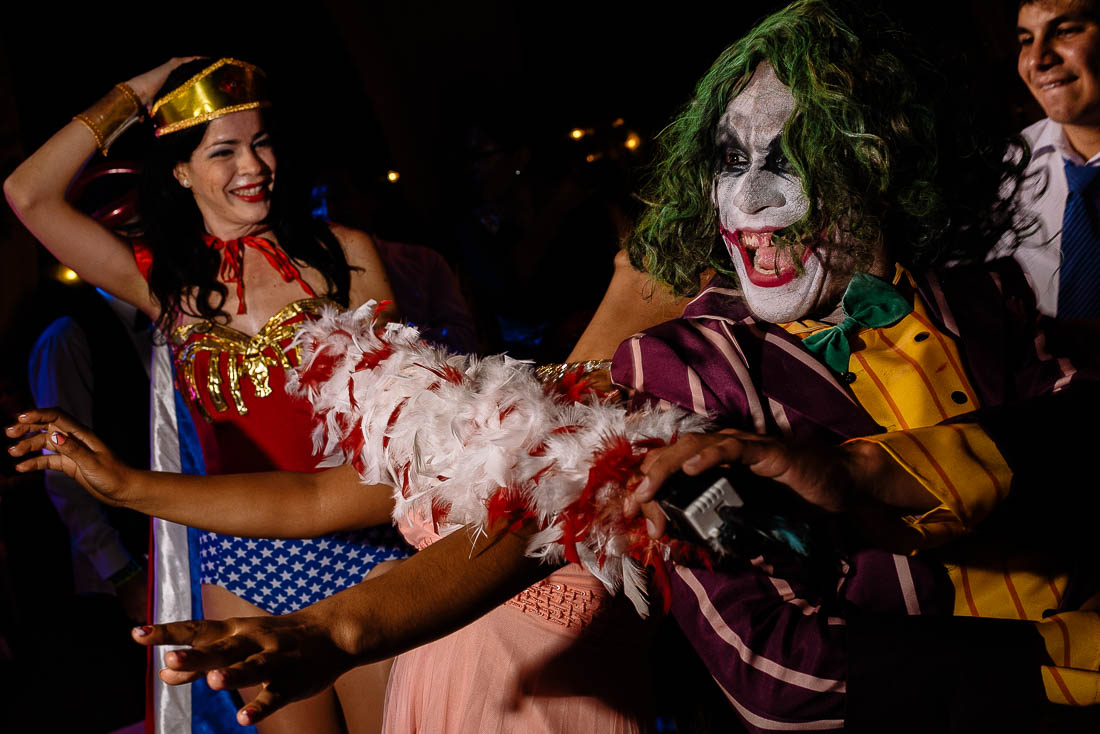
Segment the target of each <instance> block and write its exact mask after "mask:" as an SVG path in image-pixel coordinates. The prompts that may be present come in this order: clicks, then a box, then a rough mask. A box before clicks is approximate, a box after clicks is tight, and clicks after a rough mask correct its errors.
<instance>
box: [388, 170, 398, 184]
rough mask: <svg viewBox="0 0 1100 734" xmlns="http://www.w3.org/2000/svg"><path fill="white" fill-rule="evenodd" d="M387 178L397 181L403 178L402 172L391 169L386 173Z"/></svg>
mask: <svg viewBox="0 0 1100 734" xmlns="http://www.w3.org/2000/svg"><path fill="white" fill-rule="evenodd" d="M386 178H387V179H389V180H390V181H391V182H393V181H396V180H397V179H399V178H401V174H400V173H398V172H397V171H390V172H389V173H387V174H386Z"/></svg>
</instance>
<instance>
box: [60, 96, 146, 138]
mask: <svg viewBox="0 0 1100 734" xmlns="http://www.w3.org/2000/svg"><path fill="white" fill-rule="evenodd" d="M143 110H144V107H143V106H142V104H141V100H140V99H138V96H137V94H135V93H134V90H132V89H130V87H129V86H127V85H126V84H116V85H115V87H114V89H112V90H111V91H110V92H108V93H107V95H106V96H105V97H103V99H101V100H99V101H98V102H96V103H95V104H94V105H92V106H91V107H89V108H88V109H86V110H84V111H83V112H82V113H80V114H79V115H77V116H76V117H74V118H73V119H74V120H79V121H80V122H82V123H83V124H84V126H85V127H87V128H88V130H90V131H91V133H92V136H93V137H94V138H95V144H96V147H97V148H99V152H100V153H102V154H103V155H107V151H108V149H110V147H111V144H112V143H114V142H115V140H117V139H118V136H119V135H122V133H124V132H125V131H126V130H127V129H128V128H129V127H130V126H131V125H133V124H134V123H135V122H137V121H138V120H140V119H141V114H142V111H143Z"/></svg>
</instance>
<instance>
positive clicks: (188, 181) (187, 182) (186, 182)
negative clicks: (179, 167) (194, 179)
mask: <svg viewBox="0 0 1100 734" xmlns="http://www.w3.org/2000/svg"><path fill="white" fill-rule="evenodd" d="M180 185H181V186H183V188H185V189H189V188H191V179H187V178H185V179H183V180H182V181H180Z"/></svg>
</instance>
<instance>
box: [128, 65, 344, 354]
mask: <svg viewBox="0 0 1100 734" xmlns="http://www.w3.org/2000/svg"><path fill="white" fill-rule="evenodd" d="M209 64H210V61H209V60H208V59H207V60H199V61H192V62H189V63H187V64H184V65H182V66H180V67H179V68H178V69H176V70H175V71H173V72H172V74H171V75H169V77H168V80H167V81H166V82H165V83H164V86H163V87H161V89H160V91H159V92H157V98H158V99H159V98H160V97H161V96H163V95H165V94H167V93H168V92H171V91H172V90H173V89H175V88H177V87H179V86H180V85H181V84H183V83H184V82H186V81H187V80H188V79H190V78H191V77H193V76H194V75H195V74H197V73H199V72H200V71H202V70H203V69H204V68H206V67H207V66H209ZM277 122H278V120H277V116H276V115H275V114H274V113H271V112H270V111H268V110H265V111H264V123H265V126H266V128H267V131H268V133H269V134H270V135H271V137H272V141H273V145H274V146H275V150H276V153H277V156H278V161H279V170H278V185H277V186H275V187H274V188H273V189H272V192H271V214H270V216H269V218H268V224H269V225H270V227H271V232H272V233H273V234H274V235H275V237H276V238H277V239H278V242H279V246H280V247H281V248H282V249H283V250H284V251H285V252H286V254H287V255H289V256H290V257H291V259H292V260H294V262H296V263H297V264H298V265H300V266H301V265H307V266H309V267H312V268H314V269H316V270H317V271H318V272H320V273H321V274H322V275H323V276H324V277H325V285H326V288H327V290H328V293H327V295H328V297H329V298H332V299H333V300H334V301H336V302H338V303H340V304H341V305H343V306H347V305H348V291H349V289H350V286H351V268H350V267H349V266H348V262H347V258H346V257H345V256H344V250H343V248H342V247H341V246H340V242H339V241H338V240H337V239H336V236H335V235H333V234H332V231H331V230H330V229H329V227H328V226H327V225H326V224H325V223H324V222H320V221H315V220H314V219H313V218H312V216H311V213H310V204H309V189H308V187H307V186H303V183H304V182H303V178H302V177H301V176H300V175H298V172H297V171H296V170H295V167H296V161H295V160H294V158H293V155H292V154H291V151H289V150H288V148H289V146H286V145H284V144H283V141H282V140H281V139H280V138H279V136H278V130H277ZM205 132H206V125H205V124H203V125H196V126H195V127H192V128H187V129H185V130H180V131H178V132H174V133H170V134H168V135H165V136H163V137H160V138H157V139H156V140H155V141H154V143H153V144H152V145H151V146H150V151H149V154H148V155H147V157H146V160H145V167H144V171H143V173H142V178H141V181H140V183H139V185H138V207H139V211H140V213H141V218H142V223H143V226H144V230H145V238H146V243H147V244H148V246H149V247H150V249H151V250H152V255H153V267H152V270H151V271H150V273H149V290H150V291H151V292H152V294H153V296H154V297H155V298H156V299H157V303H159V304H160V316H159V317H158V318H157V328H158V329H160V330H161V331H162V332H164V331H166V330H167V329H169V328H171V325H172V323H173V321H174V320H175V318H176V316H177V315H178V314H180V313H187V314H189V315H191V316H196V317H199V318H203V319H209V320H212V321H219V322H222V323H224V322H226V321H228V320H229V315H228V314H226V313H225V311H224V310H223V306H224V305H225V300H226V296H227V294H228V289H227V288H226V286H225V284H224V283H221V282H220V281H219V280H218V269H219V267H220V265H221V254H220V252H219V251H216V250H214V249H212V248H210V247H207V246H206V244H205V242H204V241H203V235H204V234H205V231H206V230H205V228H204V226H203V220H202V215H201V214H200V213H199V209H198V207H197V206H195V199H194V196H193V195H192V194H191V192H190V191H189V190H188V189H185V188H183V187H182V186H180V185H179V183H178V182H177V181H176V179H175V177H174V176H173V174H172V172H173V170H174V169H175V167H176V164H177V163H180V162H181V161H188V160H190V158H191V153H192V152H193V151H194V150H195V148H197V147H198V145H199V143H200V142H201V141H202V137H203V134H204V133H205ZM192 295H193V296H194V297H193V298H191V296H192ZM188 303H191V304H193V310H192V309H191V308H190V307H189V306H188V305H187V304H188Z"/></svg>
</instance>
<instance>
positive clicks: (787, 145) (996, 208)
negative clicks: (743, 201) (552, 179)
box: [628, 0, 1029, 295]
mask: <svg viewBox="0 0 1100 734" xmlns="http://www.w3.org/2000/svg"><path fill="white" fill-rule="evenodd" d="M765 61H766V62H768V63H770V64H771V65H772V67H773V68H774V69H775V72H776V75H777V76H778V78H779V79H780V81H782V82H783V83H784V84H785V85H787V87H789V88H790V90H791V94H792V95H793V96H794V99H795V103H796V108H795V111H794V113H793V114H792V115H791V118H790V119H789V120H788V122H787V125H786V127H785V129H784V132H783V137H782V146H783V152H784V154H785V155H786V157H787V159H788V160H789V161H790V163H791V166H792V168H793V170H794V171H795V172H796V174H797V175H798V176H799V177H800V178H801V180H802V187H803V190H804V192H805V194H806V196H807V198H808V200H809V201H810V209H809V212H808V214H807V216H805V217H804V218H803V219H802V220H800V221H799V222H797V223H796V224H794V225H792V226H791V227H788V228H787V229H785V230H784V231H783V232H782V233H781V234H777V235H776V237H775V242H776V244H777V245H778V246H786V247H793V246H795V245H798V244H801V243H809V242H812V241H814V240H820V239H821V237H822V236H823V235H824V236H829V235H830V233H831V234H832V236H836V235H837V234H840V233H847V234H848V236H846V237H845V238H844V239H845V241H855V242H858V243H860V244H859V245H858V246H857V247H859V248H862V253H857V254H862V255H863V256H864V257H867V255H868V254H869V253H870V252H871V250H872V249H874V248H875V247H876V246H877V245H878V244H879V243H881V242H885V243H886V245H887V247H888V251H889V254H890V256H891V257H893V258H894V259H895V260H896V261H898V262H900V263H902V264H904V265H907V266H914V267H926V266H929V265H935V264H939V263H943V262H946V261H959V262H965V261H980V260H982V259H984V258H985V256H986V254H987V253H988V251H989V250H990V248H991V247H992V246H993V245H994V244H995V243H996V242H997V241H998V239H999V238H1000V237H1001V236H1002V235H1003V234H1004V233H1005V232H1009V231H1013V229H1014V223H1013V207H1012V205H1011V204H1010V203H1009V202H1010V201H1011V199H1012V196H1011V194H1013V193H1014V192H1015V189H1016V187H1018V186H1019V181H1020V178H1021V176H1022V173H1023V170H1024V168H1025V167H1026V163H1027V161H1028V159H1029V152H1028V150H1027V147H1026V144H1025V143H1024V142H1023V140H1022V139H1020V138H1019V137H1018V136H1014V137H1011V138H1010V137H1009V136H1001V137H999V138H997V139H996V140H994V141H993V142H989V141H987V140H985V139H984V136H985V133H984V131H983V129H982V125H981V124H979V123H977V122H976V121H975V119H974V116H973V113H972V108H973V100H972V99H969V98H968V97H969V94H970V90H967V89H965V88H963V87H962V86H961V85H959V84H958V82H957V80H956V79H955V78H952V79H951V80H950V82H949V81H948V80H946V79H945V77H944V75H943V74H942V73H941V72H940V71H938V70H937V68H936V67H935V66H934V65H933V64H932V63H931V62H929V61H928V60H926V59H924V58H923V57H922V56H921V54H920V53H918V52H917V50H916V48H915V44H914V42H913V40H912V39H911V38H910V37H909V36H908V35H907V34H905V33H903V32H902V31H901V30H900V29H899V28H898V26H897V25H895V24H894V23H893V22H892V21H891V20H889V19H888V18H887V17H885V16H884V15H883V14H882V13H880V12H874V11H873V10H872V9H871V8H869V7H868V4H867V3H853V4H847V3H845V2H844V0H834V2H826V1H825V0H799V1H798V2H795V3H792V4H791V5H789V6H788V7H786V8H785V9H783V10H781V11H779V12H777V13H775V14H773V15H771V16H769V17H768V18H766V19H764V20H763V21H762V22H760V23H759V24H758V25H757V26H756V27H755V28H753V29H752V30H751V31H750V32H749V33H748V35H746V36H745V37H744V38H742V39H741V40H739V41H738V42H737V43H735V44H733V45H732V46H730V47H729V48H727V49H726V50H725V51H723V52H722V53H721V55H720V56H719V57H718V59H717V60H716V61H715V62H714V64H713V66H711V68H710V70H709V71H708V72H707V73H706V74H705V75H704V76H703V78H702V79H701V80H700V81H699V83H698V85H697V87H696V90H695V96H694V98H693V99H692V100H691V102H689V103H688V104H687V105H686V106H685V107H684V108H683V110H682V111H681V112H680V114H679V115H678V116H677V117H676V118H675V119H674V120H673V121H672V123H671V124H670V125H669V126H668V127H667V128H666V129H665V131H664V132H663V133H662V134H661V136H660V138H659V148H658V152H657V158H656V160H655V162H654V164H653V169H652V171H651V174H650V179H649V182H648V184H647V186H646V187H645V188H644V189H643V192H642V195H641V198H642V200H643V201H644V203H645V205H646V208H645V211H644V212H643V214H642V217H641V220H640V222H639V224H638V226H637V228H636V230H635V232H634V234H633V236H632V238H631V240H630V242H629V243H628V251H629V254H630V259H631V262H633V263H634V265H635V267H638V268H641V269H644V270H647V271H648V272H649V273H650V274H652V275H653V276H655V277H656V278H658V279H659V280H661V281H664V282H665V283H667V284H669V285H670V286H672V287H673V289H674V290H675V291H676V292H677V293H679V294H681V295H691V294H693V293H695V292H697V291H698V289H699V277H700V274H701V273H702V271H703V270H704V269H706V268H707V267H708V266H709V267H713V268H715V269H717V270H718V271H720V272H724V273H727V274H730V275H733V273H732V272H731V263H730V260H729V256H728V254H727V252H726V249H725V247H724V246H722V245H721V243H720V241H719V239H718V221H717V213H716V209H715V202H714V200H713V194H712V189H713V185H714V182H715V177H716V175H717V171H718V165H719V164H720V163H721V157H722V156H721V152H720V151H719V150H718V145H717V142H716V130H717V127H718V121H719V118H720V117H721V116H722V114H723V112H724V111H725V108H726V106H727V105H728V104H729V102H730V100H731V99H733V98H734V97H735V96H736V95H737V94H738V93H739V92H740V91H741V89H742V88H744V86H745V84H746V83H747V82H748V80H749V78H750V77H751V76H752V73H753V71H754V70H755V69H756V67H757V65H758V64H760V63H762V62H765ZM955 71H958V67H955ZM956 76H957V75H956ZM1010 144H1013V145H1018V146H1019V147H1020V150H1022V151H1023V154H1022V155H1020V154H1019V153H1017V154H1016V155H1015V156H1011V157H1009V158H1006V155H1005V154H1006V152H1007V151H1008V150H1009V147H1008V146H1009V145H1010Z"/></svg>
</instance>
